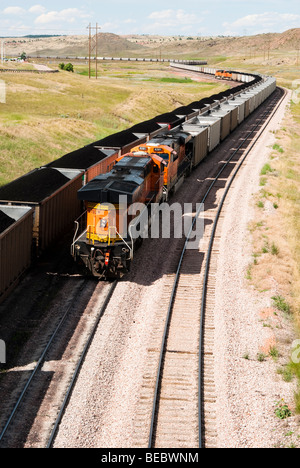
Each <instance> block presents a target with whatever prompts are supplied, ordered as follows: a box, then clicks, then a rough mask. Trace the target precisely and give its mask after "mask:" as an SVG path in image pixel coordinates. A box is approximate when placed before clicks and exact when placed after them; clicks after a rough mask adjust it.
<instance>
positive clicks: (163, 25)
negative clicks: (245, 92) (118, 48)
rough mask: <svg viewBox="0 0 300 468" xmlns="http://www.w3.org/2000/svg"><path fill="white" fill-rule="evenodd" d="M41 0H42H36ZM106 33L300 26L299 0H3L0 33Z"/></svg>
mask: <svg viewBox="0 0 300 468" xmlns="http://www.w3.org/2000/svg"><path fill="white" fill-rule="evenodd" d="M36 2H39V3H36ZM89 22H91V23H92V24H93V25H95V24H96V22H98V24H99V25H100V26H101V29H102V31H103V32H113V33H116V34H160V35H179V34H181V35H193V36H194V35H202V36H211V35H252V34H259V33H267V32H283V31H285V30H287V29H291V28H296V27H300V7H299V0H285V1H282V0H281V1H279V0H205V1H204V0H185V1H181V2H179V1H176V0H173V1H169V0H164V1H158V0H151V1H147V2H145V1H142V0H111V1H108V0H80V1H79V0H61V1H59V0H52V1H51V2H49V1H43V0H40V1H39V0H32V1H28V0H11V1H10V2H8V0H0V36H12V35H15V36H22V35H26V34H38V33H44V34H52V33H54V34H87V30H86V27H87V25H88V24H89Z"/></svg>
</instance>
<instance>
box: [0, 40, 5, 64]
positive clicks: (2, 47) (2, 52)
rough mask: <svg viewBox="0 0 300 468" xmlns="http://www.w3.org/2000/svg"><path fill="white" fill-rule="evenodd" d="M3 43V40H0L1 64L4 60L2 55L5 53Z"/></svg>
mask: <svg viewBox="0 0 300 468" xmlns="http://www.w3.org/2000/svg"><path fill="white" fill-rule="evenodd" d="M4 45H5V41H4V40H2V41H1V63H2V64H3V62H4V55H5V54H4Z"/></svg>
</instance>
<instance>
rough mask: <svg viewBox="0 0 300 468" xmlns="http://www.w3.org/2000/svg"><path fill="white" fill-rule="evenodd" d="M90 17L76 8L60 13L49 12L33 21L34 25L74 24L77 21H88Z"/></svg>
mask: <svg viewBox="0 0 300 468" xmlns="http://www.w3.org/2000/svg"><path fill="white" fill-rule="evenodd" d="M88 18H90V15H88V14H87V13H85V12H84V11H82V10H79V9H78V8H68V9H65V10H61V11H49V12H48V13H43V14H42V15H40V16H38V17H37V18H36V19H35V24H40V25H43V24H53V23H55V24H56V23H75V22H76V20H78V19H88Z"/></svg>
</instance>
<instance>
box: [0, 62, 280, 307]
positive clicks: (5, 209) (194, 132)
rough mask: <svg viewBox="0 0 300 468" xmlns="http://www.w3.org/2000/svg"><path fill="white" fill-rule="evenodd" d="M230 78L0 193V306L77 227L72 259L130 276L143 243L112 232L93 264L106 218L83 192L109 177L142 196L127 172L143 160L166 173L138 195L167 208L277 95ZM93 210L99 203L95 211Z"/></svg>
mask: <svg viewBox="0 0 300 468" xmlns="http://www.w3.org/2000/svg"><path fill="white" fill-rule="evenodd" d="M171 67H172V68H180V69H183V70H191V71H196V72H200V73H204V74H207V75H213V76H215V74H216V69H214V68H209V67H201V66H198V65H191V64H190V63H186V64H184V63H171ZM232 79H233V80H235V81H238V82H240V85H239V86H237V87H236V88H234V89H229V90H227V91H225V92H223V93H220V94H216V95H213V96H211V97H209V98H205V99H202V100H200V101H194V102H193V103H191V104H190V105H188V106H183V107H180V108H177V109H175V110H174V111H173V112H169V113H167V114H162V115H158V116H156V117H154V118H153V119H150V120H147V121H145V122H141V123H139V124H136V125H134V126H133V127H131V128H129V129H127V130H124V131H122V132H118V133H116V134H113V135H110V136H108V137H106V138H103V139H102V140H99V141H96V142H93V143H91V144H89V145H87V146H85V147H83V148H80V149H78V150H76V151H73V152H72V153H68V154H66V155H64V156H62V157H61V158H59V159H57V160H56V161H53V162H52V163H50V164H48V165H46V166H42V167H40V168H37V169H35V170H33V171H31V172H30V173H29V174H26V175H24V176H22V177H21V178H19V179H17V180H15V181H13V182H11V183H10V184H7V185H6V186H3V187H0V255H1V258H0V268H1V271H0V302H1V301H2V300H3V298H5V296H6V295H8V294H9V292H10V291H11V290H12V289H13V288H14V287H15V285H16V284H17V282H18V281H19V278H20V277H21V276H22V275H23V274H24V272H25V271H26V270H27V269H28V268H29V267H30V265H32V262H33V261H34V260H35V259H36V258H38V257H40V256H41V255H42V254H43V253H44V252H45V251H47V249H49V247H50V246H52V245H54V244H55V243H56V242H57V241H59V240H60V239H61V237H62V236H63V234H64V233H66V232H69V231H70V230H71V229H72V226H73V225H74V221H75V227H76V230H75V233H74V238H73V241H72V242H71V254H72V255H73V257H74V259H75V260H76V262H77V261H78V262H80V263H82V264H83V265H84V268H85V269H86V270H87V271H88V272H90V273H91V274H92V275H94V276H97V277H100V276H103V277H106V276H109V275H114V274H117V275H118V276H119V275H120V274H123V273H124V272H126V271H128V269H129V268H130V265H131V263H132V259H133V258H134V255H135V251H136V248H137V246H138V244H139V239H137V241H136V242H134V245H131V244H129V242H128V240H130V236H129V237H128V233H126V232H125V233H123V234H124V235H122V237H123V240H124V241H125V243H124V242H123V240H122V238H121V237H120V238H118V237H116V236H115V237H114V236H113V235H112V229H110V236H108V239H105V240H106V241H107V240H108V242H105V243H104V242H103V244H106V243H110V245H109V246H105V245H103V246H102V247H104V250H103V249H102V253H104V255H102V256H99V255H98V253H99V252H97V258H98V260H97V262H98V263H97V262H96V263H94V264H93V263H92V261H91V260H92V257H91V255H94V256H95V255H96V254H95V252H96V248H95V247H94V250H92V246H91V243H92V242H95V245H96V242H100V241H101V240H103V239H104V238H101V236H99V239H97V238H96V237H94V238H93V235H94V236H95V235H96V230H97V224H95V223H94V221H91V216H92V213H94V214H95V213H96V215H95V222H96V220H97V213H98V212H101V207H102V204H103V205H104V204H105V203H106V202H105V201H104V200H105V199H103V200H102V198H101V197H100V199H99V198H98V199H97V200H96V201H94V200H91V201H89V200H88V199H86V200H84V198H88V197H87V196H86V194H87V193H88V192H87V190H88V188H85V187H86V186H87V187H89V184H90V183H96V182H95V181H96V179H97V177H100V179H101V178H102V182H101V183H106V182H105V181H107V178H108V177H112V178H113V179H114V180H115V182H114V183H115V186H117V183H118V180H117V179H118V178H119V177H124V179H123V180H126V179H128V183H130V182H129V179H130V178H133V179H134V180H135V183H137V184H138V185H136V189H137V190H136V193H140V194H142V193H143V187H146V185H145V184H147V183H148V182H149V181H148V180H146V179H145V177H144V178H143V173H142V171H141V172H140V173H139V174H138V173H136V170H140V168H139V169H137V168H136V169H134V167H126V165H127V163H129V162H130V164H131V165H132V164H133V163H134V160H136V161H139V163H138V165H142V166H143V164H146V167H145V168H144V169H143V170H145V171H146V172H147V171H148V170H149V171H150V172H149V173H151V174H153V175H154V170H155V171H157V170H158V171H162V168H163V173H162V172H161V174H160V177H159V183H158V186H157V188H156V189H155V190H153V189H152V190H150V189H149V193H148V194H145V193H144V195H140V196H141V197H144V198H145V200H144V201H145V204H146V205H147V204H149V203H150V204H151V203H152V202H151V200H152V196H151V192H153V193H152V195H153V200H155V201H160V197H161V200H163V201H167V200H169V199H170V198H171V196H172V194H173V193H174V192H176V190H177V189H178V188H179V187H180V185H181V184H182V182H183V181H184V179H185V177H186V176H188V174H189V173H190V172H191V171H192V170H193V169H194V168H195V167H197V166H198V165H199V164H200V162H201V161H202V159H203V158H205V157H207V156H208V155H209V153H210V152H211V151H213V149H214V148H216V146H218V145H219V144H220V142H221V141H223V140H224V139H225V138H226V137H227V136H228V135H229V134H230V133H231V132H232V131H233V130H234V129H235V128H236V127H237V126H238V125H239V124H240V123H242V122H243V121H244V120H245V118H247V117H248V116H249V115H250V114H251V113H252V112H253V111H254V110H255V109H256V108H257V107H258V106H259V105H261V104H262V103H263V102H264V101H265V100H266V99H267V98H268V97H269V96H270V94H272V93H273V92H274V91H275V89H276V79H275V78H272V77H264V76H261V75H253V74H249V73H240V72H233V73H232ZM159 149H161V150H162V151H158V150H159ZM120 158H122V159H120ZM159 158H160V159H159ZM155 160H156V163H155ZM162 160H163V161H162ZM157 163H159V164H157ZM155 165H156V166H157V167H158V166H160V169H159V168H158V169H157V167H155ZM152 166H153V167H152ZM122 172H123V175H121V173H122ZM125 173H126V174H125ZM97 183H100V180H99V181H98V182H97ZM158 189H159V190H158ZM156 190H158V192H157V193H156ZM99 193H104V192H103V191H102V192H99ZM111 193H112V192H111ZM134 193H135V192H134ZM79 194H80V195H79ZM157 197H158V198H157ZM142 199H143V198H142ZM88 203H92V204H93V203H94V207H92V206H91V205H88ZM96 203H97V205H96ZM98 205H99V206H100V210H99V209H98V208H99V206H98ZM97 206H98V208H97ZM102 211H103V212H104V213H105V211H104V210H102ZM88 212H90V217H89V218H88ZM129 221H130V220H129ZM99 222H100V223H101V220H100V218H99V219H98V224H99ZM130 222H131V221H130ZM87 223H89V224H87ZM129 224H130V223H129ZM103 225H104V221H103ZM89 226H94V229H95V233H94V234H92V233H91V231H89V229H88V227H89ZM88 231H89V234H88ZM118 232H119V233H120V234H121V232H120V231H118ZM84 236H85V237H84ZM126 236H127V237H126ZM80 238H81V242H82V243H84V244H85V245H86V248H87V250H88V252H89V251H90V252H92V253H88V254H87V253H85V255H88V257H86V256H84V255H83V254H82V255H81V254H80V253H79V251H78V249H77V248H76V245H77V243H78V239H80ZM118 244H119V245H118ZM126 244H128V246H126ZM112 246H113V247H112ZM118 247H120V251H121V252H122V253H124V254H125V253H126V255H123V257H122V254H118V255H116V257H117V261H113V262H112V258H113V255H114V248H115V250H116V249H117V248H118ZM105 249H106V250H105ZM124 249H125V250H127V252H125V250H124ZM128 249H129V250H128ZM80 252H81V250H80ZM108 254H109V255H108ZM121 257H122V258H121ZM103 258H104V261H103ZM114 260H115V259H114Z"/></svg>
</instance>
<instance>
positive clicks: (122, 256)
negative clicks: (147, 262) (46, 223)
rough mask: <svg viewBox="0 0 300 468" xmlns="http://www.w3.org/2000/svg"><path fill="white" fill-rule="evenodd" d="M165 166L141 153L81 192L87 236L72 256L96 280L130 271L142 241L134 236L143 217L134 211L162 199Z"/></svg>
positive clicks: (155, 157)
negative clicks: (85, 215) (136, 207)
mask: <svg viewBox="0 0 300 468" xmlns="http://www.w3.org/2000/svg"><path fill="white" fill-rule="evenodd" d="M165 164H166V163H165V162H164V160H163V158H161V157H160V156H159V155H156V154H151V155H148V154H147V153H143V152H139V153H138V154H131V153H129V154H127V155H124V156H122V157H120V158H119V159H117V161H116V164H115V166H114V168H113V169H112V171H111V172H109V173H108V174H103V175H100V176H98V177H96V178H95V179H93V180H92V181H91V182H89V183H88V184H87V185H86V186H84V187H83V188H82V189H80V190H79V192H78V197H79V199H80V200H82V201H84V202H85V206H86V214H87V221H86V230H85V231H84V233H83V234H82V235H81V236H80V237H79V238H78V239H77V240H76V242H75V244H74V250H73V255H74V257H75V260H79V261H81V263H83V265H84V266H85V268H86V269H87V270H89V271H90V272H91V273H92V275H93V276H95V277H99V278H120V277H122V276H123V275H124V273H126V272H127V271H128V270H129V269H130V264H131V261H132V259H133V253H134V249H135V248H136V246H137V244H138V243H139V242H140V240H141V236H139V237H136V236H135V235H134V232H133V231H134V228H136V224H137V220H138V219H139V216H140V215H141V213H139V216H137V214H136V213H133V211H132V209H131V207H133V206H135V205H136V204H138V205H136V206H138V207H140V206H143V207H145V210H147V209H148V207H149V206H150V205H151V203H160V202H161V200H162V199H163V187H164V185H163V184H164V166H165Z"/></svg>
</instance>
